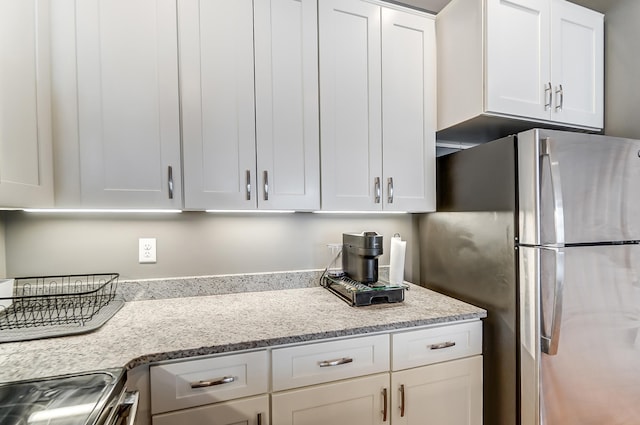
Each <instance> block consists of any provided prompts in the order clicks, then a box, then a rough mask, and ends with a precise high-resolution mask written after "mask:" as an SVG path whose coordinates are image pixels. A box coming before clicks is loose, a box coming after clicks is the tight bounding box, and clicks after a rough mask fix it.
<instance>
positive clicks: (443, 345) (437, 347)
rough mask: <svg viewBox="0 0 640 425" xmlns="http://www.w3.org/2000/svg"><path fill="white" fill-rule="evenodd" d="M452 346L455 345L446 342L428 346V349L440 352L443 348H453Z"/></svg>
mask: <svg viewBox="0 0 640 425" xmlns="http://www.w3.org/2000/svg"><path fill="white" fill-rule="evenodd" d="M454 345H456V343H455V342H452V341H447V342H441V343H439V344H431V345H430V346H429V349H430V350H442V349H443V348H449V347H453V346H454Z"/></svg>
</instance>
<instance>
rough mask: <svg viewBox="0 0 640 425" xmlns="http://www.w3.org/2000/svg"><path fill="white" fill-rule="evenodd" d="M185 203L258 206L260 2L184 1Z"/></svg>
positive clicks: (181, 27) (211, 206) (204, 206)
mask: <svg viewBox="0 0 640 425" xmlns="http://www.w3.org/2000/svg"><path fill="white" fill-rule="evenodd" d="M178 18H179V43H180V90H181V93H180V97H181V106H182V149H183V157H184V186H185V208H187V209H215V208H220V209H236V208H237V209H255V208H256V207H257V193H256V182H257V180H256V173H255V169H256V151H255V149H256V148H255V112H254V108H255V105H254V84H253V2H252V1H251V0H178Z"/></svg>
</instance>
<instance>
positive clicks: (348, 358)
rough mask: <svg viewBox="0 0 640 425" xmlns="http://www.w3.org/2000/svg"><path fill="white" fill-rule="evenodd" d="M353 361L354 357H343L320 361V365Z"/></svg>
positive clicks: (335, 364)
mask: <svg viewBox="0 0 640 425" xmlns="http://www.w3.org/2000/svg"><path fill="white" fill-rule="evenodd" d="M351 362H353V359H352V358H351V357H343V358H341V359H335V360H324V361H321V362H319V363H318V366H320V367H329V366H339V365H341V364H347V363H351Z"/></svg>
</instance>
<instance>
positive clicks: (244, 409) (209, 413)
mask: <svg viewBox="0 0 640 425" xmlns="http://www.w3.org/2000/svg"><path fill="white" fill-rule="evenodd" d="M178 424H180V425H183V424H185V425H186V424H194V425H195V424H203V425H204V424H206V425H240V424H246V425H268V424H269V396H268V395H263V396H260V397H252V398H245V399H240V400H233V401H227V402H224V403H218V404H210V405H207V406H202V407H195V408H192V409H187V410H179V411H177V412H171V413H165V414H161V415H156V416H154V417H153V425H178Z"/></svg>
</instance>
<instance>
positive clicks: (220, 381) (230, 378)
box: [191, 376, 236, 388]
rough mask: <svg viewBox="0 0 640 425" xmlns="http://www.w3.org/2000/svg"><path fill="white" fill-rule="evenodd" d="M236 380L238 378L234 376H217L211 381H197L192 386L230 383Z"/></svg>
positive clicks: (199, 386)
mask: <svg viewBox="0 0 640 425" xmlns="http://www.w3.org/2000/svg"><path fill="white" fill-rule="evenodd" d="M235 380H236V378H235V377H233V376H225V377H224V378H216V379H212V380H209V381H197V382H192V383H191V388H206V387H214V386H216V385H222V384H228V383H230V382H233V381H235Z"/></svg>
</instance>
